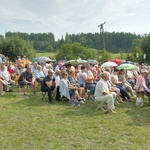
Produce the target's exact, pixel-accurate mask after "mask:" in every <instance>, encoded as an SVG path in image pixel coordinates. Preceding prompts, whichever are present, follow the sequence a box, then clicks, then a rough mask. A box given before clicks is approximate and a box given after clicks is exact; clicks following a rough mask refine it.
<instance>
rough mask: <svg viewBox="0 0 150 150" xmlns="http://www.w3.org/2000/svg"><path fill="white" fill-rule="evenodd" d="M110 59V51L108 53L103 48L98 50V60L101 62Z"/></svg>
mask: <svg viewBox="0 0 150 150" xmlns="http://www.w3.org/2000/svg"><path fill="white" fill-rule="evenodd" d="M111 59H112V55H111V53H109V52H108V51H106V50H105V49H104V50H102V51H101V52H100V61H101V62H105V61H109V60H111Z"/></svg>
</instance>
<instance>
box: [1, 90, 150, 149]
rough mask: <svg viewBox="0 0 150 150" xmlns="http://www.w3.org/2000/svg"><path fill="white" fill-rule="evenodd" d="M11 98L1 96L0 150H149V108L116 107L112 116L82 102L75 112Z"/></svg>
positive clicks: (63, 106)
mask: <svg viewBox="0 0 150 150" xmlns="http://www.w3.org/2000/svg"><path fill="white" fill-rule="evenodd" d="M18 91H19V90H18V89H17V88H16V89H15V92H14V93H5V95H4V96H3V97H2V96H0V114H1V117H0V137H1V138H0V149H1V150H109V149H111V150H112V149H113V150H135V149H142V150H148V149H149V145H150V140H149V136H150V107H148V104H147V101H146V102H145V106H144V107H142V108H137V107H135V103H132V102H126V103H125V104H120V105H119V107H117V109H116V110H115V111H116V112H117V114H110V113H105V112H103V111H102V110H98V111H95V108H96V104H95V103H94V102H93V101H92V100H87V101H86V102H85V104H83V105H81V106H80V107H71V106H68V105H67V102H65V101H64V102H60V103H58V102H55V103H54V104H53V105H50V104H49V103H48V102H47V101H41V97H42V94H41V92H38V96H34V95H33V94H32V93H31V94H30V96H29V99H24V98H23V95H22V93H19V92H18Z"/></svg>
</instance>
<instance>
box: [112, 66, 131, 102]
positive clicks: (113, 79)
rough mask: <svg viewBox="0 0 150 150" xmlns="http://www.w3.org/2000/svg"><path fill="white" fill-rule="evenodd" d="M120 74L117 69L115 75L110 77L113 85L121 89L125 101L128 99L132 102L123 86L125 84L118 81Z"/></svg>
mask: <svg viewBox="0 0 150 150" xmlns="http://www.w3.org/2000/svg"><path fill="white" fill-rule="evenodd" d="M118 73H119V70H118V69H115V70H114V73H113V74H111V77H110V79H111V82H112V84H113V85H116V87H117V88H119V89H120V93H121V96H122V98H123V100H125V99H126V98H127V99H128V100H129V101H132V100H131V99H130V96H129V94H128V93H127V91H126V89H125V88H124V87H123V85H122V83H123V82H122V81H119V80H118Z"/></svg>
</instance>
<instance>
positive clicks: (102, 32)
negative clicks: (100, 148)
mask: <svg viewBox="0 0 150 150" xmlns="http://www.w3.org/2000/svg"><path fill="white" fill-rule="evenodd" d="M104 24H106V22H104V23H101V24H100V25H98V27H99V28H100V36H99V38H100V37H101V35H102V38H103V48H104V49H106V45H105V39H104V28H103V26H104ZM100 45H101V38H100V39H99V50H98V59H99V55H100Z"/></svg>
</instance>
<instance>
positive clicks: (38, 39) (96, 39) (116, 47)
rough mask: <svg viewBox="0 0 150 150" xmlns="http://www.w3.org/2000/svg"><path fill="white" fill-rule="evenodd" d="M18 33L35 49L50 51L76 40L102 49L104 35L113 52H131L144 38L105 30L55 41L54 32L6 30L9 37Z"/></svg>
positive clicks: (69, 36)
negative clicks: (135, 44) (100, 32)
mask: <svg viewBox="0 0 150 150" xmlns="http://www.w3.org/2000/svg"><path fill="white" fill-rule="evenodd" d="M16 35H18V36H19V37H20V38H22V39H23V40H26V41H30V42H31V43H32V44H33V46H34V49H35V50H37V51H41V50H43V51H48V52H55V51H57V50H59V49H60V47H61V46H62V45H63V44H73V43H74V42H76V43H80V44H81V45H82V46H84V47H88V48H94V49H101V50H102V49H103V48H104V46H103V39H102V38H103V37H102V36H104V40H105V45H106V49H107V51H109V52H111V53H116V52H118V51H120V50H122V51H123V52H130V51H131V47H132V42H133V40H134V39H138V40H141V39H142V38H143V37H142V36H141V35H136V34H131V33H124V32H121V33H118V32H117V33H115V32H112V33H109V32H105V33H103V35H100V34H99V33H80V34H68V33H66V35H65V37H63V36H62V38H61V39H58V41H55V36H54V34H53V33H31V34H27V33H20V32H16V33H14V32H6V34H5V37H6V38H9V37H13V36H16Z"/></svg>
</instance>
